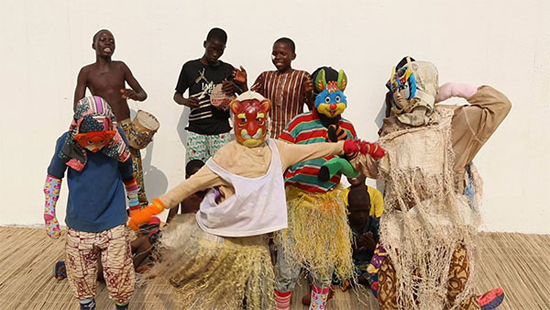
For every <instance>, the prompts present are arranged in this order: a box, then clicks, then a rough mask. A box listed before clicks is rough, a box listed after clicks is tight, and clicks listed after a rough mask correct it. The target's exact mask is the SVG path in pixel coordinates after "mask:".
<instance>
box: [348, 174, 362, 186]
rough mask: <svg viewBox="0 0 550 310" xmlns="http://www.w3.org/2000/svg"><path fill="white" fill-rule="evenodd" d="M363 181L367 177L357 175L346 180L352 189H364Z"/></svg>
mask: <svg viewBox="0 0 550 310" xmlns="http://www.w3.org/2000/svg"><path fill="white" fill-rule="evenodd" d="M365 180H367V177H366V176H365V175H364V174H362V173H361V174H359V175H358V176H357V177H356V178H353V179H352V178H348V182H349V184H350V185H351V187H352V188H354V187H366V185H365Z"/></svg>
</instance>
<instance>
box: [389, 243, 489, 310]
mask: <svg viewBox="0 0 550 310" xmlns="http://www.w3.org/2000/svg"><path fill="white" fill-rule="evenodd" d="M466 254H467V253H466V249H465V248H464V247H463V246H460V247H459V248H458V249H457V250H456V251H455V252H454V253H453V257H452V259H451V266H450V268H449V280H448V284H447V299H448V301H449V304H451V305H454V303H455V299H456V297H457V296H458V294H460V293H461V292H462V291H464V287H465V285H466V282H467V281H468V278H469V277H470V267H469V266H468V256H467V255H466ZM378 280H379V284H378V303H379V305H380V309H381V310H390V309H406V307H405V306H404V305H398V302H397V277H396V272H395V268H394V266H393V263H392V261H391V258H390V257H389V256H387V257H386V259H385V260H384V262H383V263H382V266H381V267H380V271H379V274H378ZM458 309H460V310H470V309H480V307H479V304H478V303H477V299H476V296H475V295H472V296H470V297H469V298H468V299H467V300H466V301H465V302H464V303H463V304H461V305H460V306H459V307H458Z"/></svg>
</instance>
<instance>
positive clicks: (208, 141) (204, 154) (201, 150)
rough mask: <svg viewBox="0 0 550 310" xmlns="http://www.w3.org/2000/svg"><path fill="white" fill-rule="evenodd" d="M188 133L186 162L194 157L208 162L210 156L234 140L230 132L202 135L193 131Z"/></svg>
mask: <svg viewBox="0 0 550 310" xmlns="http://www.w3.org/2000/svg"><path fill="white" fill-rule="evenodd" d="M187 133H188V136H187V148H186V153H185V156H186V160H185V162H186V163H188V162H189V161H191V160H193V159H199V160H202V161H203V162H206V161H207V160H208V158H210V157H212V156H214V154H216V152H217V151H218V150H219V149H221V147H222V146H224V145H226V144H227V143H228V142H230V141H231V140H233V138H232V136H231V133H229V132H226V133H221V134H219V135H201V134H198V133H195V132H192V131H187Z"/></svg>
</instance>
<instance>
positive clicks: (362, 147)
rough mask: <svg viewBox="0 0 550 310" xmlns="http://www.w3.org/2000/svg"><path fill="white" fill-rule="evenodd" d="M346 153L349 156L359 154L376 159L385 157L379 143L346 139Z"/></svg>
mask: <svg viewBox="0 0 550 310" xmlns="http://www.w3.org/2000/svg"><path fill="white" fill-rule="evenodd" d="M344 152H345V153H346V155H348V156H351V157H353V156H355V155H356V154H357V153H358V152H360V153H361V154H369V155H370V156H372V158H374V159H380V158H382V157H384V155H385V152H384V149H383V148H382V147H380V145H378V143H369V142H365V141H363V140H352V139H346V141H345V142H344Z"/></svg>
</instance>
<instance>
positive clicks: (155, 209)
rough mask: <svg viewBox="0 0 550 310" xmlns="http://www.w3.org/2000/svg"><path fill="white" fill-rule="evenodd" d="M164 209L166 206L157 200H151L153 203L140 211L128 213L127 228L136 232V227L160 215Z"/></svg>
mask: <svg viewBox="0 0 550 310" xmlns="http://www.w3.org/2000/svg"><path fill="white" fill-rule="evenodd" d="M164 209H166V206H165V205H164V204H163V203H162V201H160V200H159V199H157V198H155V199H153V203H152V204H150V205H148V206H147V207H145V208H143V209H140V210H132V211H130V218H129V219H128V227H130V228H131V229H133V230H135V231H138V230H139V228H138V226H139V225H141V224H144V223H148V222H149V220H150V219H151V218H152V217H153V216H155V215H157V214H159V213H161V212H162V211H164Z"/></svg>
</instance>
